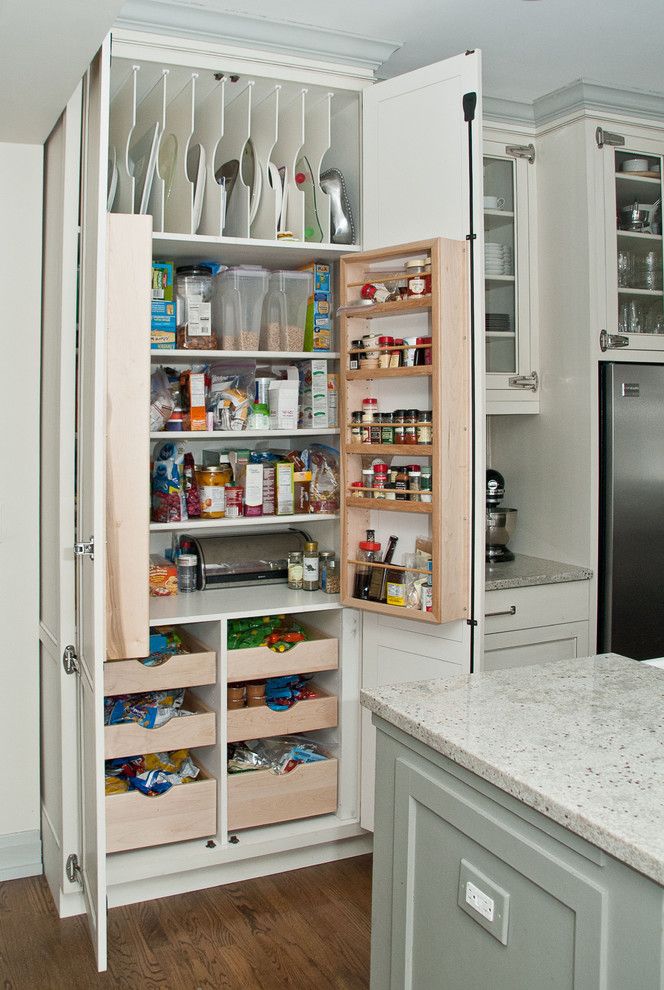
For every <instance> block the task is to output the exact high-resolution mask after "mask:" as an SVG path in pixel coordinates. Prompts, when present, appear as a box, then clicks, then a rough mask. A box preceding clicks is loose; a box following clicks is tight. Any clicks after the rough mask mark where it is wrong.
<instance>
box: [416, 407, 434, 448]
mask: <svg viewBox="0 0 664 990" xmlns="http://www.w3.org/2000/svg"><path fill="white" fill-rule="evenodd" d="M432 439H433V426H432V414H431V410H430V409H420V413H419V419H418V421H417V442H418V443H431V441H432Z"/></svg>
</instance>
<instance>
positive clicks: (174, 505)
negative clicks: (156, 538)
mask: <svg viewBox="0 0 664 990" xmlns="http://www.w3.org/2000/svg"><path fill="white" fill-rule="evenodd" d="M183 463H184V443H183V442H182V441H180V442H178V443H174V442H173V441H171V440H169V441H166V442H165V443H160V444H157V446H156V448H155V451H154V455H153V466H152V519H153V521H154V522H182V520H184V519H186V518H187V507H186V504H185V497H184V481H183V476H182V468H183Z"/></svg>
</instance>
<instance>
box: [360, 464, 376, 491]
mask: <svg viewBox="0 0 664 990" xmlns="http://www.w3.org/2000/svg"><path fill="white" fill-rule="evenodd" d="M362 485H363V487H364V488H365V489H369V490H368V491H364V492H363V493H362V494H363V495H364V497H365V498H373V486H374V469H373V468H372V467H370V468H362Z"/></svg>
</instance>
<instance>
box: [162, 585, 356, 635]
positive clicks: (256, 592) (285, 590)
mask: <svg viewBox="0 0 664 990" xmlns="http://www.w3.org/2000/svg"><path fill="white" fill-rule="evenodd" d="M252 603H253V604H252ZM338 608H341V602H340V596H339V595H327V594H326V593H325V592H324V591H291V590H290V589H289V587H288V585H287V584H262V585H252V586H250V587H244V588H218V589H215V590H213V591H212V590H211V591H194V592H192V594H189V595H171V596H169V597H167V598H151V599H150V625H151V626H160V625H163V624H164V623H175V624H179V623H181V622H206V621H213V620H215V619H220V618H222V617H225V616H229V617H230V616H233V617H234V618H245V617H248V616H254V615H270V614H280V613H285V614H288V613H293V612H321V611H324V610H328V609H330V610H331V609H338Z"/></svg>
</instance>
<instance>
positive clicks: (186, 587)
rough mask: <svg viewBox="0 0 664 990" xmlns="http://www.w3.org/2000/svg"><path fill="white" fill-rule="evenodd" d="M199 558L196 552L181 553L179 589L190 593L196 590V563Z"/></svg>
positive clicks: (179, 559) (179, 560)
mask: <svg viewBox="0 0 664 990" xmlns="http://www.w3.org/2000/svg"><path fill="white" fill-rule="evenodd" d="M197 563H198V558H197V557H196V554H195V553H181V554H180V556H179V557H178V591H180V592H182V594H188V593H189V592H191V591H196V564H197Z"/></svg>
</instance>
